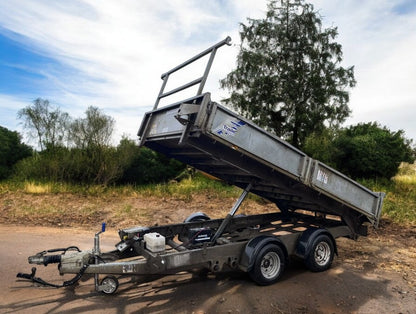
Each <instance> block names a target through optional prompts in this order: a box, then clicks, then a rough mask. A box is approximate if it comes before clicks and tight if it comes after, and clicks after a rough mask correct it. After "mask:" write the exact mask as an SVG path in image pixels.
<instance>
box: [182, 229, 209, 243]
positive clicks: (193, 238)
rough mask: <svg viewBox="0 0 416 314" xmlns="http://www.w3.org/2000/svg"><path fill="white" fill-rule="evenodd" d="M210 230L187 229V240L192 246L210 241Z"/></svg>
mask: <svg viewBox="0 0 416 314" xmlns="http://www.w3.org/2000/svg"><path fill="white" fill-rule="evenodd" d="M211 236H212V230H211V229H209V228H192V229H189V234H188V239H189V241H190V242H191V243H192V244H197V243H203V242H209V241H211Z"/></svg>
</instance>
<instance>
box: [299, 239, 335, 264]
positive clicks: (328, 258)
mask: <svg viewBox="0 0 416 314" xmlns="http://www.w3.org/2000/svg"><path fill="white" fill-rule="evenodd" d="M334 252H335V249H334V243H333V242H332V240H331V239H330V238H329V237H328V236H327V235H326V234H321V235H320V236H318V237H316V239H315V240H314V241H313V242H312V246H311V249H310V251H309V254H308V255H307V256H306V257H305V265H306V267H307V268H308V269H309V270H310V271H313V272H321V271H325V270H327V269H329V268H330V267H331V264H332V260H333V259H334Z"/></svg>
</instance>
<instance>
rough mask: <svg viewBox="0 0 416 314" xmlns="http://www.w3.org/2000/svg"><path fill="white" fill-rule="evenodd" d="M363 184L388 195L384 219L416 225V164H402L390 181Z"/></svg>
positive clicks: (365, 182)
mask: <svg viewBox="0 0 416 314" xmlns="http://www.w3.org/2000/svg"><path fill="white" fill-rule="evenodd" d="M362 184H364V185H365V186H367V187H369V188H370V189H372V190H374V191H380V192H384V193H386V197H385V199H384V203H383V210H382V215H383V217H387V218H390V219H392V220H393V221H395V222H397V223H401V224H408V225H414V224H416V163H414V164H411V165H409V164H402V165H401V166H400V169H399V172H398V174H397V175H396V176H395V177H394V178H392V179H391V180H390V181H387V180H386V181H377V180H365V181H363V182H362Z"/></svg>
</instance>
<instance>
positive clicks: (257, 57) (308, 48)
mask: <svg viewBox="0 0 416 314" xmlns="http://www.w3.org/2000/svg"><path fill="white" fill-rule="evenodd" d="M337 35H338V30H337V28H336V27H330V28H323V27H322V17H321V16H320V14H319V12H318V11H316V10H315V9H314V7H313V5H312V4H310V3H307V2H305V1H304V0H279V1H275V0H271V1H270V2H269V4H268V10H267V12H266V16H265V17H264V18H261V19H248V20H247V23H246V24H244V23H241V25H240V39H241V44H240V52H239V54H238V56H237V62H236V68H235V69H234V70H232V71H231V72H230V73H229V74H228V75H227V76H226V77H225V78H224V79H223V80H221V81H220V84H221V87H222V88H225V89H228V90H229V91H230V97H228V98H226V99H224V100H223V101H224V102H225V103H226V104H227V105H228V106H230V107H232V108H234V109H235V110H236V111H238V112H239V113H240V114H242V115H244V116H246V117H248V118H249V119H251V120H253V121H254V122H255V123H257V124H258V125H259V126H261V127H263V128H265V129H266V130H268V131H270V132H272V133H274V134H276V135H277V136H279V137H281V138H283V139H285V140H286V141H288V142H289V143H291V144H292V145H294V146H295V147H297V148H300V149H301V150H304V151H305V152H306V153H307V154H309V155H310V156H311V157H313V158H315V159H318V160H321V161H322V162H325V163H327V164H328V165H330V166H332V167H334V168H335V169H338V170H340V171H341V172H343V173H345V174H347V175H349V176H350V177H352V178H354V179H359V178H391V177H392V176H394V175H395V174H396V173H397V171H398V166H399V164H400V163H401V162H409V163H412V162H414V160H415V148H414V147H413V146H412V145H413V143H412V141H411V140H409V139H406V138H405V134H404V131H402V130H399V131H391V130H389V129H388V128H387V127H385V126H381V125H379V124H378V123H376V122H369V123H360V124H357V125H352V126H349V127H342V124H343V123H344V122H345V120H346V119H347V118H348V117H349V115H350V114H351V110H350V108H349V106H348V102H349V89H350V88H353V87H354V85H355V84H356V81H355V77H354V67H353V66H348V67H345V66H343V64H342V60H343V54H342V46H341V45H340V44H339V43H337V42H336V41H335V39H336V37H337ZM18 118H19V119H21V120H22V121H23V126H24V127H25V130H27V132H28V134H29V135H30V137H31V138H32V139H35V140H36V142H37V145H38V148H39V149H40V151H39V152H37V151H32V152H31V150H30V149H29V148H28V147H27V146H25V144H23V143H21V142H20V141H19V135H18V134H17V133H15V132H11V131H8V130H6V129H4V128H2V129H0V130H1V133H0V139H1V141H2V145H1V146H2V148H1V149H2V152H1V154H2V155H1V156H2V159H1V165H0V179H1V178H4V177H7V176H10V175H11V174H12V173H13V175H15V176H17V177H19V178H22V179H44V180H55V181H69V182H77V183H78V182H81V183H88V184H89V183H96V184H112V183H134V184H142V183H149V182H160V181H164V180H169V179H170V178H172V177H174V176H175V175H177V174H178V173H179V172H180V171H182V170H183V168H184V165H182V164H180V163H178V162H175V161H172V160H168V159H166V158H165V157H163V156H161V155H159V154H157V153H155V152H153V151H150V150H147V149H145V148H138V147H137V146H136V144H135V143H134V141H133V140H131V139H128V138H123V139H122V140H121V141H120V143H119V144H118V145H117V146H116V147H114V146H112V145H111V138H112V134H113V131H114V119H113V118H112V117H110V116H108V115H105V114H104V113H103V112H102V111H101V110H100V109H98V108H97V107H89V108H88V109H87V110H86V112H85V117H82V118H76V119H73V118H71V117H70V115H69V114H68V113H65V112H62V111H61V110H60V109H59V108H58V107H54V106H52V105H51V104H50V103H49V101H48V100H44V99H41V98H38V99H36V100H35V101H34V102H33V104H32V105H29V106H27V107H25V108H23V109H21V110H20V111H19V112H18ZM3 141H4V142H5V144H4V145H3ZM16 151H19V153H16ZM3 156H6V157H3ZM24 157H26V158H24ZM17 160H20V161H18V162H17ZM12 165H15V166H14V171H12V170H11V166H12Z"/></svg>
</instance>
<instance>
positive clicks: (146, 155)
mask: <svg viewBox="0 0 416 314" xmlns="http://www.w3.org/2000/svg"><path fill="white" fill-rule="evenodd" d="M117 150H118V152H119V156H120V157H121V158H122V163H123V165H124V169H123V174H122V176H121V178H120V179H119V180H117V183H119V184H139V185H141V184H149V183H159V182H166V181H168V180H170V179H173V178H175V177H176V176H178V175H179V174H180V173H181V172H182V171H183V170H184V169H185V165H184V164H182V163H181V162H179V161H176V160H174V159H169V158H167V157H165V156H164V155H162V154H159V153H157V152H155V151H153V150H150V149H148V148H146V147H141V148H140V147H138V146H137V144H136V143H134V141H132V140H129V139H122V140H121V142H120V145H119V146H118V147H117Z"/></svg>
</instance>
